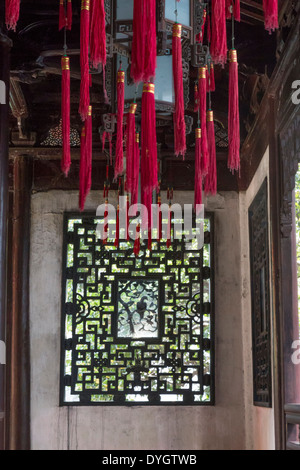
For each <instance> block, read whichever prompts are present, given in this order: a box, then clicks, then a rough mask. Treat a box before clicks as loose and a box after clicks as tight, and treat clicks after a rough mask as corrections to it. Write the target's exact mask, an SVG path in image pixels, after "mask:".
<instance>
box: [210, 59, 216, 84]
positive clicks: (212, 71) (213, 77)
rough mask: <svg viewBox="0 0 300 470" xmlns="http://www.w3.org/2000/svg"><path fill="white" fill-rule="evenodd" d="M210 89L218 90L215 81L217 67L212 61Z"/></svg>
mask: <svg viewBox="0 0 300 470" xmlns="http://www.w3.org/2000/svg"><path fill="white" fill-rule="evenodd" d="M208 91H216V82H215V68H214V64H213V63H212V62H211V63H210V70H209V88H208Z"/></svg>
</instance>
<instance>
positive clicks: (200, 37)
mask: <svg viewBox="0 0 300 470" xmlns="http://www.w3.org/2000/svg"><path fill="white" fill-rule="evenodd" d="M206 19H207V12H206V10H203V24H202V27H201V32H200V33H198V34H196V42H198V43H200V44H203V39H204V32H205V25H206Z"/></svg>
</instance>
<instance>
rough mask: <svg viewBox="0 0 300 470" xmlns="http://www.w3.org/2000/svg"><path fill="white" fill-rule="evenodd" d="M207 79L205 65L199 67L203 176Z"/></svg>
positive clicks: (204, 168) (206, 167)
mask: <svg viewBox="0 0 300 470" xmlns="http://www.w3.org/2000/svg"><path fill="white" fill-rule="evenodd" d="M206 94H207V80H206V67H200V68H199V99H198V101H199V112H200V120H201V151H202V159H201V168H202V174H203V176H205V175H206V174H207V171H208V165H209V155H208V144H207V129H206V106H207V96H206Z"/></svg>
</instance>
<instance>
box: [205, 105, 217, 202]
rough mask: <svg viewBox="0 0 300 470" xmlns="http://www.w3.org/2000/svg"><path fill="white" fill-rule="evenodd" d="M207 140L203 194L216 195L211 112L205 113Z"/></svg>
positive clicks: (212, 118) (214, 148)
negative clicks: (206, 165) (206, 168)
mask: <svg viewBox="0 0 300 470" xmlns="http://www.w3.org/2000/svg"><path fill="white" fill-rule="evenodd" d="M207 140H208V151H209V170H208V174H207V175H206V178H205V187H204V190H205V193H206V194H212V195H215V194H216V193H217V160H216V140H215V123H214V113H213V111H211V110H210V111H208V112H207Z"/></svg>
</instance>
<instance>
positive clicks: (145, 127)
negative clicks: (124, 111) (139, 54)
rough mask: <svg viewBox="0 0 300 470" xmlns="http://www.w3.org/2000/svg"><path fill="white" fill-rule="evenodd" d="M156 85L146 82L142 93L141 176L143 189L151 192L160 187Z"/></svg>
mask: <svg viewBox="0 0 300 470" xmlns="http://www.w3.org/2000/svg"><path fill="white" fill-rule="evenodd" d="M154 94H155V86H154V84H153V83H145V84H144V86H143V95H142V123H141V127H142V143H141V178H142V179H143V183H142V188H143V191H145V192H147V193H149V194H150V193H151V194H152V191H153V190H156V189H157V187H158V168H157V140H156V116H155V96H154Z"/></svg>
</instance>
